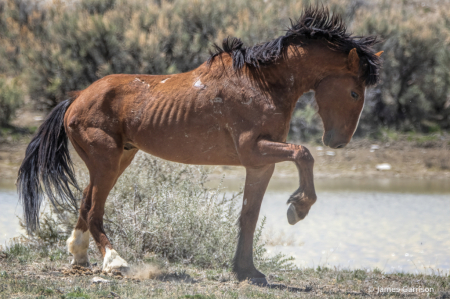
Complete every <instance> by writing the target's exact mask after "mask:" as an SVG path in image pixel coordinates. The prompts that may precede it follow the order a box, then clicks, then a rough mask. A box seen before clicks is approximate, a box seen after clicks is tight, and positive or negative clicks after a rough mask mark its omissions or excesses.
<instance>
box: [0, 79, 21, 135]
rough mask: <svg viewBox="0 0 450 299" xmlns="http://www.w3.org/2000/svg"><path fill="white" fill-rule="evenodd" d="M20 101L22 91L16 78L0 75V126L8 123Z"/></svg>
mask: <svg viewBox="0 0 450 299" xmlns="http://www.w3.org/2000/svg"><path fill="white" fill-rule="evenodd" d="M22 102H23V91H22V86H21V84H20V83H19V82H18V80H17V79H8V78H2V77H0V126H6V125H8V124H9V122H10V120H11V118H12V117H14V114H15V112H16V110H17V108H19V107H20V106H21V105H22Z"/></svg>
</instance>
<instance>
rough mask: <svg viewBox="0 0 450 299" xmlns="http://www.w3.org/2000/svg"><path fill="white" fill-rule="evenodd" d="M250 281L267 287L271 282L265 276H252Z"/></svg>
mask: <svg viewBox="0 0 450 299" xmlns="http://www.w3.org/2000/svg"><path fill="white" fill-rule="evenodd" d="M250 283H251V284H254V285H257V286H259V287H266V286H268V285H269V283H268V282H267V279H266V278H265V277H259V278H250Z"/></svg>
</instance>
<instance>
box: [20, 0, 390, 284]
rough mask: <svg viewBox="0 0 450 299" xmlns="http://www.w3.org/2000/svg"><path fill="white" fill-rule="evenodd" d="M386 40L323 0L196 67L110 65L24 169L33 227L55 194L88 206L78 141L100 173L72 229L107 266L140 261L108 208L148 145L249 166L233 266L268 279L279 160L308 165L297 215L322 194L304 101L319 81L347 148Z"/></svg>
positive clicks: (79, 251) (243, 275)
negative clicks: (148, 69)
mask: <svg viewBox="0 0 450 299" xmlns="http://www.w3.org/2000/svg"><path fill="white" fill-rule="evenodd" d="M376 43H377V39H376V38H375V37H371V36H369V37H353V36H351V35H350V34H349V33H347V31H346V28H345V24H344V22H343V21H342V19H341V18H340V17H339V16H337V15H336V14H334V15H333V16H331V14H330V13H329V12H328V10H327V9H325V8H314V7H311V8H308V9H306V10H305V11H304V12H303V14H302V16H301V17H300V19H299V20H298V21H297V22H294V23H293V24H292V26H291V28H289V29H288V30H287V32H286V34H285V35H283V36H280V37H278V38H276V39H274V40H271V41H269V42H266V43H262V44H258V45H255V46H252V47H244V46H243V43H242V42H241V41H240V40H239V39H237V38H227V39H225V40H224V41H223V44H222V46H221V47H220V46H218V45H214V48H215V53H214V54H212V55H211V57H210V58H209V59H208V61H207V62H205V63H203V64H202V65H200V66H199V67H198V68H196V69H194V70H192V71H190V72H187V73H182V74H175V75H129V74H120V75H110V76H106V77H104V78H102V79H100V80H98V81H96V82H94V83H92V85H90V86H89V87H87V88H86V89H85V90H82V91H77V92H73V93H72V94H71V97H70V98H68V99H67V100H65V101H62V102H61V103H60V104H58V105H57V106H56V107H55V108H54V109H53V110H52V111H51V112H50V114H49V116H48V117H47V119H46V120H45V121H44V123H43V124H42V125H41V127H40V128H39V130H38V132H37V134H36V136H34V138H33V140H32V141H31V142H30V144H29V145H28V148H27V152H26V157H25V159H24V161H23V163H22V165H21V167H20V170H19V178H18V190H19V194H20V198H21V200H22V202H23V207H24V214H25V220H26V225H27V228H28V230H29V231H33V230H35V229H36V228H37V227H38V226H39V207H40V203H41V201H42V198H43V194H44V193H45V194H47V196H48V197H49V199H50V201H51V202H52V203H53V204H54V205H55V207H58V206H60V205H61V204H62V203H69V204H71V206H72V207H73V208H74V209H78V202H77V199H76V197H75V196H74V194H73V193H72V191H71V189H70V188H69V187H70V186H73V187H75V188H77V189H79V187H78V185H77V182H76V180H75V176H74V171H73V168H72V162H71V160H70V155H69V148H68V140H70V142H71V143H72V145H73V147H74V149H75V151H76V152H77V153H78V155H79V156H80V157H81V159H82V160H83V161H84V163H85V164H86V166H87V168H88V171H89V175H90V181H89V184H88V186H87V187H86V188H85V189H84V191H83V197H82V200H81V205H80V207H79V218H78V222H77V224H76V226H75V229H74V231H73V233H72V236H71V237H70V238H69V240H68V248H69V251H70V252H71V253H72V254H73V262H72V263H73V264H82V265H87V264H88V263H89V259H88V256H87V247H88V244H89V235H92V237H93V238H94V240H95V242H96V244H97V246H98V248H99V250H100V253H101V254H102V256H103V258H104V262H103V269H104V270H105V271H112V270H114V269H124V268H127V267H128V264H127V262H126V261H125V260H124V259H122V258H121V257H120V256H119V254H118V253H117V252H116V251H115V250H114V247H113V245H112V244H111V242H110V241H109V239H108V237H107V236H106V233H105V231H104V228H103V214H104V207H105V204H106V199H107V197H108V194H109V192H110V190H111V189H112V188H113V186H114V185H115V183H116V181H117V179H118V178H119V177H120V175H121V174H122V173H123V171H124V170H125V169H126V168H127V167H128V165H130V163H131V161H132V160H133V158H134V156H135V154H136V153H137V152H138V151H139V150H142V151H144V152H146V153H149V154H152V155H154V156H157V157H160V158H163V159H166V160H170V161H174V162H180V163H187V164H203V165H240V166H243V167H245V168H246V179H245V187H244V196H243V203H242V211H241V215H240V218H239V229H240V230H239V237H238V242H237V248H236V254H235V257H234V260H233V271H234V273H235V274H236V277H237V279H238V280H239V281H242V280H246V279H250V280H251V281H252V282H253V283H257V284H261V285H266V284H267V280H266V278H265V275H264V274H263V273H261V272H259V271H258V270H257V269H256V267H255V266H254V263H253V237H254V232H255V227H256V223H257V220H258V216H259V210H260V207H261V202H262V200H263V197H264V193H265V191H266V188H267V185H268V183H269V181H270V178H271V176H272V174H273V171H274V165H275V163H279V162H283V161H291V162H293V163H295V165H296V166H297V168H298V172H299V185H300V186H299V188H298V190H297V191H295V192H294V193H293V194H292V196H291V197H290V198H289V200H288V204H289V208H288V211H287V220H288V223H289V224H292V225H293V224H295V223H297V222H298V221H300V220H302V219H304V218H305V217H306V216H307V214H308V212H309V210H310V208H311V206H312V205H313V204H314V202H315V201H316V193H315V188H314V179H313V166H314V159H313V157H312V155H311V153H310V152H309V150H308V149H307V148H306V147H304V146H302V145H296V144H290V143H286V138H287V135H288V132H289V123H290V119H291V117H292V113H293V111H294V108H295V104H296V102H297V100H298V99H299V98H300V96H301V95H302V94H303V93H305V92H308V91H310V90H313V91H314V92H315V98H316V101H317V105H318V107H319V110H318V113H319V115H320V117H321V119H322V121H323V125H324V134H323V143H324V144H325V145H327V146H330V147H332V148H341V147H344V146H345V145H346V144H347V143H349V142H350V140H351V138H352V136H353V133H354V132H355V129H356V127H357V124H358V121H359V118H360V114H361V110H362V108H363V105H364V93H365V88H366V87H367V86H371V85H374V84H376V82H377V80H378V70H379V68H380V65H381V61H380V58H379V56H380V54H381V52H379V53H375V51H374V49H373V46H374V45H375V44H376Z"/></svg>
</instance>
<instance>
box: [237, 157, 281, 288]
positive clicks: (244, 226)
mask: <svg viewBox="0 0 450 299" xmlns="http://www.w3.org/2000/svg"><path fill="white" fill-rule="evenodd" d="M274 168H275V165H274V164H270V165H265V166H261V167H247V176H246V179H245V189H244V200H243V202H242V211H241V216H240V217H239V238H238V245H237V249H236V255H235V257H234V263H233V271H234V273H236V276H237V279H238V280H239V281H242V280H246V279H250V280H251V281H252V282H253V283H256V284H261V285H265V284H267V281H266V278H265V275H264V274H262V273H261V272H259V271H258V270H257V269H256V268H255V266H254V264H253V234H254V232H255V228H256V222H257V221H258V216H259V210H260V207H261V202H262V199H263V197H264V193H265V192H266V188H267V185H268V184H269V180H270V178H271V177H272V173H273V170H274Z"/></svg>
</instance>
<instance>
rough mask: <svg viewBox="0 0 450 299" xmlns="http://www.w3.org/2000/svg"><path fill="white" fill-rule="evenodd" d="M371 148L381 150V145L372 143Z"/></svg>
mask: <svg viewBox="0 0 450 299" xmlns="http://www.w3.org/2000/svg"><path fill="white" fill-rule="evenodd" d="M370 149H371V150H374V151H376V150H379V149H380V146H379V145H378V144H372V145H371V146H370Z"/></svg>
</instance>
